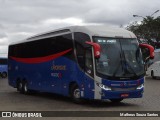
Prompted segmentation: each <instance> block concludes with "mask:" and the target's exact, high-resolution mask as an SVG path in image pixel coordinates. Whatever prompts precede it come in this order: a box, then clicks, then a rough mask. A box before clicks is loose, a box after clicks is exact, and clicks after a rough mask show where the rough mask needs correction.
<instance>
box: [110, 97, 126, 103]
mask: <svg viewBox="0 0 160 120" xmlns="http://www.w3.org/2000/svg"><path fill="white" fill-rule="evenodd" d="M122 100H123V98H122V99H110V101H111V102H113V103H120V102H121V101H122Z"/></svg>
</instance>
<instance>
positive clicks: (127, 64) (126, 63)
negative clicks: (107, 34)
mask: <svg viewBox="0 0 160 120" xmlns="http://www.w3.org/2000/svg"><path fill="white" fill-rule="evenodd" d="M122 51H123V50H122ZM123 56H124V59H125V61H124V65H125V70H127V71H128V72H129V70H128V69H127V66H128V67H129V68H130V69H131V71H132V72H133V74H134V75H135V76H136V77H137V74H136V72H135V71H134V70H133V68H132V67H131V66H130V64H129V63H128V62H127V60H126V57H125V54H124V51H123Z"/></svg>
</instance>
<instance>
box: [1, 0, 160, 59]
mask: <svg viewBox="0 0 160 120" xmlns="http://www.w3.org/2000/svg"><path fill="white" fill-rule="evenodd" d="M159 6H160V0H0V57H1V56H6V55H7V53H8V45H9V44H11V43H12V42H15V41H20V40H24V39H25V38H28V37H30V36H32V35H35V34H38V33H42V32H46V31H50V30H54V29H57V28H62V27H66V26H73V25H99V24H100V25H110V26H116V27H120V26H123V27H125V26H127V25H128V24H129V23H131V22H134V21H141V20H142V18H135V17H133V14H136V15H140V16H143V17H146V16H149V15H151V14H152V13H154V12H155V11H156V10H160V7H159ZM157 16H160V12H158V13H156V14H154V17H157Z"/></svg>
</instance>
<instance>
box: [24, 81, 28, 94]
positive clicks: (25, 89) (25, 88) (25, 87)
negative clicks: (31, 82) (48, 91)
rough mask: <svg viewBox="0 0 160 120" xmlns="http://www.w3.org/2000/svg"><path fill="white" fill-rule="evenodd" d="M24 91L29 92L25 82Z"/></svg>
mask: <svg viewBox="0 0 160 120" xmlns="http://www.w3.org/2000/svg"><path fill="white" fill-rule="evenodd" d="M24 91H25V92H27V91H28V90H27V84H26V83H25V85H24Z"/></svg>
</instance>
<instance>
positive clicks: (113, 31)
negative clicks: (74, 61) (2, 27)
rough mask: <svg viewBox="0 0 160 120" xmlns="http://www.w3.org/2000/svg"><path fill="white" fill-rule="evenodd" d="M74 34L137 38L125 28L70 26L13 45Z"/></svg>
mask: <svg viewBox="0 0 160 120" xmlns="http://www.w3.org/2000/svg"><path fill="white" fill-rule="evenodd" d="M72 32H83V33H86V34H88V35H89V36H101V37H113V38H115V37H116V38H136V36H135V35H134V34H133V33H132V32H130V31H128V30H126V29H123V28H116V27H109V26H102V25H96V26H95V25H94V26H70V27H65V28H61V29H56V30H53V31H49V32H45V33H41V34H37V35H34V36H32V37H29V38H27V39H25V40H23V41H20V42H17V43H12V44H18V43H23V42H29V41H34V40H39V39H44V38H49V37H54V36H58V35H63V34H67V33H72Z"/></svg>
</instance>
